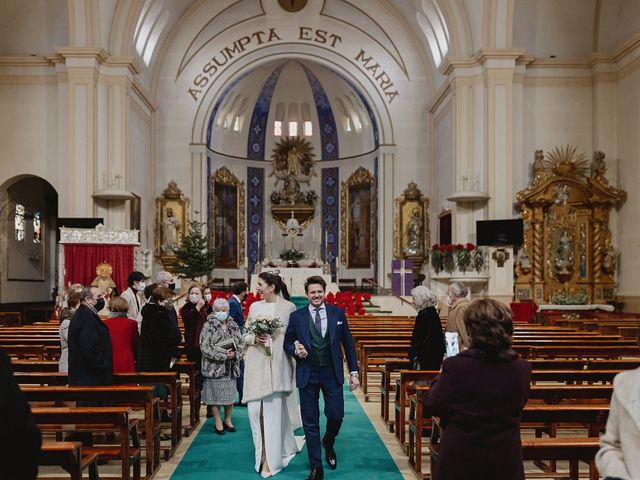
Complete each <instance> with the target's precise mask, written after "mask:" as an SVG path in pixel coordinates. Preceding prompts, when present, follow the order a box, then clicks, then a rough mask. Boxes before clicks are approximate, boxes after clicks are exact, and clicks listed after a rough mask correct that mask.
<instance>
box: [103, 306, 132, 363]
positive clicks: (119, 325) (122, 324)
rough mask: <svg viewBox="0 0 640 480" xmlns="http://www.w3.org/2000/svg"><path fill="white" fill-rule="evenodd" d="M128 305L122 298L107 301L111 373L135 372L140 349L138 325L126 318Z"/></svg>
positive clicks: (106, 322)
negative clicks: (111, 354)
mask: <svg viewBox="0 0 640 480" xmlns="http://www.w3.org/2000/svg"><path fill="white" fill-rule="evenodd" d="M129 311H130V309H129V304H128V303H127V301H126V300H125V299H124V298H123V297H113V298H112V299H111V300H109V318H108V319H106V320H105V322H104V323H105V324H106V325H107V328H108V329H109V335H110V336H111V346H112V349H113V373H132V372H135V371H136V362H135V360H136V358H138V350H139V348H140V335H139V334H138V324H137V323H136V321H135V320H133V319H132V318H128V317H127V315H128V312H129Z"/></svg>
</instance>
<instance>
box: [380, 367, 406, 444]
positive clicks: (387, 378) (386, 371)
mask: <svg viewBox="0 0 640 480" xmlns="http://www.w3.org/2000/svg"><path fill="white" fill-rule="evenodd" d="M410 369H411V362H410V361H409V360H387V361H385V362H384V367H383V368H382V378H381V380H380V417H381V418H382V421H383V422H384V423H385V425H386V426H387V428H388V429H389V431H390V432H393V426H394V425H395V419H393V420H392V419H390V418H389V404H390V402H391V400H392V398H391V397H392V394H393V393H394V392H395V391H396V382H395V381H394V380H395V378H392V375H393V376H394V377H397V376H398V374H397V373H398V372H399V371H400V370H410Z"/></svg>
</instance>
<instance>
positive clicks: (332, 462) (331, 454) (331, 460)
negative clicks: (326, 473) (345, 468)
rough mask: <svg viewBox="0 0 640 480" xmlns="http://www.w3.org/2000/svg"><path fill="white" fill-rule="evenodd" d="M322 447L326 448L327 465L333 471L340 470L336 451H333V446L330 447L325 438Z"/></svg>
mask: <svg viewBox="0 0 640 480" xmlns="http://www.w3.org/2000/svg"><path fill="white" fill-rule="evenodd" d="M322 446H323V447H324V459H325V460H326V461H327V465H329V468H330V469H331V470H335V469H336V468H338V460H337V459H336V451H335V450H334V449H333V445H329V444H328V442H327V441H326V440H325V439H324V438H323V439H322Z"/></svg>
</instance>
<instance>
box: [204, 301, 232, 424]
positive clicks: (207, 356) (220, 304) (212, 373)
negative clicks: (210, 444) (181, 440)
mask: <svg viewBox="0 0 640 480" xmlns="http://www.w3.org/2000/svg"><path fill="white" fill-rule="evenodd" d="M200 351H201V352H202V377H203V382H202V401H203V402H204V404H205V405H207V409H209V407H210V406H211V409H212V410H213V418H214V421H215V432H216V433H217V434H218V435H224V433H225V432H235V431H236V429H235V427H234V426H233V423H232V421H231V413H232V412H233V403H234V402H235V399H236V395H237V379H238V377H239V376H240V359H241V358H242V335H241V333H240V328H239V327H238V324H237V323H236V322H234V321H233V319H232V318H231V317H229V302H227V301H226V300H225V299H224V298H217V299H216V300H215V301H214V302H213V312H212V313H211V314H209V316H208V317H207V321H206V323H205V324H204V326H203V327H202V332H201V333H200ZM221 405H224V421H223V420H222V418H221V415H220V406H221Z"/></svg>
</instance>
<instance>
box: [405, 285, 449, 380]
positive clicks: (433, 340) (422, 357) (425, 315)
mask: <svg viewBox="0 0 640 480" xmlns="http://www.w3.org/2000/svg"><path fill="white" fill-rule="evenodd" d="M411 296H412V297H413V305H414V307H415V309H416V310H418V316H417V317H416V323H415V324H414V326H413V335H412V336H411V347H410V348H409V360H411V362H412V363H413V369H414V370H440V366H441V365H442V357H443V356H444V334H443V333H442V323H440V316H439V315H438V312H437V311H436V304H437V303H438V300H437V298H436V296H435V295H434V294H433V292H432V291H431V290H429V289H428V288H427V287H425V286H423V285H419V286H417V287H416V288H414V289H413V290H411Z"/></svg>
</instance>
